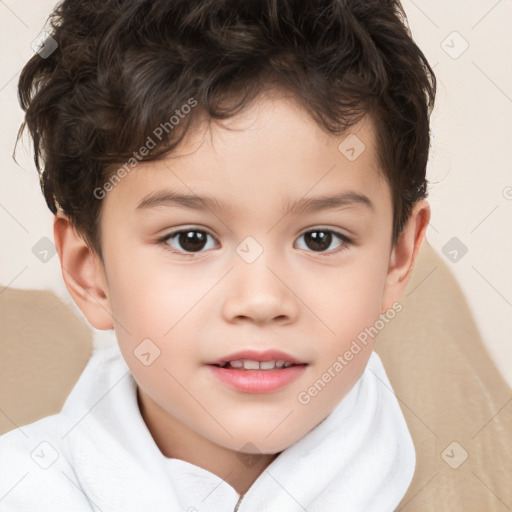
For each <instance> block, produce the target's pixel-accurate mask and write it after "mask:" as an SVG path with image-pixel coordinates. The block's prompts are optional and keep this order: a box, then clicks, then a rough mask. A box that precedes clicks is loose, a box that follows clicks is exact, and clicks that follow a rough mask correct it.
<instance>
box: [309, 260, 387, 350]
mask: <svg viewBox="0 0 512 512" xmlns="http://www.w3.org/2000/svg"><path fill="white" fill-rule="evenodd" d="M386 269H387V261H386V260H385V258H378V257H376V256H375V255H372V253H371V251H368V254H363V253H361V254H357V258H354V260H353V261H351V263H350V264H348V265H346V266H343V267H339V268H337V269H332V270H331V271H329V272H328V273H324V275H320V274H319V275H318V279H314V280H311V279H308V280H305V290H304V291H303V294H304V296H306V297H308V298H309V300H308V301H307V304H308V305H309V306H310V308H311V310H312V311H313V312H315V313H316V314H317V316H318V317H319V318H321V319H322V320H323V321H324V323H325V324H326V326H328V327H329V328H330V330H331V331H334V332H335V337H336V338H335V339H336V340H339V342H341V343H343V344H345V343H349V344H350V341H351V340H352V339H353V338H354V337H356V336H357V335H358V334H359V333H360V332H361V331H362V330H364V329H365V328H366V327H369V326H371V325H373V324H374V323H375V321H376V320H377V319H378V317H379V315H380V312H381V304H382V293H383V289H384V283H385V279H386ZM331 334H332V332H331ZM326 335H327V336H326V338H325V339H328V337H329V336H328V335H329V330H327V329H326ZM333 338H334V336H333Z"/></svg>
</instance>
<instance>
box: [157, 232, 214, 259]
mask: <svg viewBox="0 0 512 512" xmlns="http://www.w3.org/2000/svg"><path fill="white" fill-rule="evenodd" d="M208 237H210V238H212V239H213V237H212V236H211V235H210V234H209V233H207V232H206V231H201V230H198V229H187V230H182V231H176V232H174V233H171V234H170V235H169V236H168V237H166V238H165V243H166V244H168V245H170V246H171V247H172V249H174V250H175V251H176V252H185V253H190V252H191V253H194V252H200V251H202V250H203V249H204V248H205V246H206V245H207V243H208Z"/></svg>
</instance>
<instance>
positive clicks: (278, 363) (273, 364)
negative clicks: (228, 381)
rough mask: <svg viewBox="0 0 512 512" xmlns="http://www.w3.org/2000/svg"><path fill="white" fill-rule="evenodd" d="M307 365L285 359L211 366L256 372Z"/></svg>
mask: <svg viewBox="0 0 512 512" xmlns="http://www.w3.org/2000/svg"><path fill="white" fill-rule="evenodd" d="M306 364H307V363H299V364H297V363H294V362H292V361H285V360H284V359H278V360H275V359H274V360H270V361H255V360H252V359H237V360H234V361H225V362H223V363H219V364H211V366H216V367H217V368H225V369H226V370H240V371H254V370H264V371H269V370H281V369H283V368H290V367H291V366H306Z"/></svg>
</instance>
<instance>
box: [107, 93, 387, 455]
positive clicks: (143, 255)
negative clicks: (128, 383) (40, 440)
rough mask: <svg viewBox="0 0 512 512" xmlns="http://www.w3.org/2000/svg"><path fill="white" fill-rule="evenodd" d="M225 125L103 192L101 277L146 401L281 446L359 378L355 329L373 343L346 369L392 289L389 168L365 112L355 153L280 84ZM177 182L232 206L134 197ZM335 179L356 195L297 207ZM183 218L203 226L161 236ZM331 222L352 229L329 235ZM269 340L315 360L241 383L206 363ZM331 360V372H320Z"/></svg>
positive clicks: (228, 433) (169, 413)
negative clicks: (272, 381)
mask: <svg viewBox="0 0 512 512" xmlns="http://www.w3.org/2000/svg"><path fill="white" fill-rule="evenodd" d="M226 125H229V127H230V128H233V130H231V131H230V130H226V129H223V128H222V127H221V126H219V125H216V124H215V123H212V125H211V129H210V130H208V131H207V130H206V127H204V129H201V130H196V131H195V132H193V133H191V136H190V138H189V139H188V140H187V141H186V142H187V144H186V146H183V147H182V148H180V149H179V151H178V152H176V153H174V154H173V157H172V158H170V157H169V158H167V159H166V160H165V161H159V162H151V163H144V164H139V165H138V166H137V167H136V168H135V169H134V170H133V171H132V172H131V173H130V174H128V175H127V176H126V177H124V178H123V179H122V180H121V182H120V183H119V184H118V185H117V186H116V187H115V188H114V189H113V190H112V191H110V192H109V193H108V194H107V196H106V198H105V199H104V204H103V212H102V218H101V229H102V237H101V243H102V248H103V257H104V270H105V278H106V279H105V290H106V295H107V299H108V307H109V309H110V311H111V312H112V318H113V320H114V322H113V325H114V327H115V332H116V335H117V339H118V341H119V345H120V348H121V350H122V353H123V355H124V357H125V359H126V361H127V364H128V365H129V367H130V369H131V371H132V373H133V376H134V378H135V380H136V381H137V383H138V385H139V393H140V396H141V400H142V402H143V403H144V409H145V412H146V415H147V416H149V417H151V416H153V418H159V420H158V421H166V419H168V420H169V421H170V423H169V425H171V424H172V423H173V422H174V423H176V421H177V422H179V424H180V425H181V426H182V427H184V428H185V429H190V430H191V431H193V432H194V433H195V434H199V435H200V436H202V437H203V438H205V439H207V440H209V441H213V442H214V443H216V444H218V445H221V446H224V447H226V448H229V449H233V450H240V449H242V447H243V446H244V445H245V444H246V443H248V442H250V443H252V444H253V445H255V446H256V448H257V450H259V451H260V452H262V453H276V452H278V451H281V450H283V449H285V448H286V447H288V446H290V445H291V444H293V443H294V442H295V441H297V440H298V439H300V438H301V437H303V436H304V435H305V434H306V433H307V432H308V431H309V430H311V429H312V428H313V427H315V426H316V425H317V424H318V423H319V422H321V421H322V420H323V419H324V418H325V417H326V416H327V415H328V414H329V413H330V412H331V411H332V409H333V408H334V407H335V406H336V405H337V404H338V403H339V401H340V400H341V399H342V398H343V397H344V395H345V394H346V393H347V392H348V391H349V390H350V389H351V387H352V386H353V385H354V383H355V382H356V380H357V379H358V378H359V376H360V375H361V373H362V371H363V369H364V367H365V365H366V363H367V360H368V358H369V356H370V354H371V351H372V348H373V344H374V339H372V338H371V337H369V338H368V342H367V345H366V346H365V345H364V344H363V343H360V342H359V343H358V344H359V346H360V347H361V350H360V351H359V352H358V353H357V354H356V355H354V356H353V359H352V360H351V361H350V362H347V361H345V363H344V368H343V369H342V371H339V372H336V371H333V368H334V366H335V363H336V361H339V359H338V356H340V357H343V355H344V353H345V352H346V351H347V350H348V349H349V347H350V346H351V344H352V342H353V340H356V339H357V336H358V335H359V334H360V333H361V332H362V331H364V330H365V328H367V327H370V326H373V325H374V324H375V322H376V320H378V318H379V315H380V313H381V312H383V311H385V310H386V309H388V308H390V307H391V305H392V302H393V301H394V300H396V297H393V294H392V293H387V292H386V288H387V280H388V268H389V264H390V255H391V251H392V245H391V234H392V202H391V192H390V189H389V186H388V184H387V182H386V181H385V179H384V178H383V177H382V175H381V174H380V173H379V172H378V170H377V169H378V164H377V156H376V152H375V151H376V150H375V138H374V134H373V133H372V125H371V123H370V121H369V119H367V120H366V121H365V122H364V123H360V124H359V125H358V126H357V127H356V128H354V129H353V130H351V131H350V133H357V137H358V138H359V139H360V141H362V142H363V143H364V145H365V146H366V149H365V150H364V151H363V152H362V153H361V154H360V155H359V156H358V157H357V158H356V159H355V160H353V161H351V160H350V159H349V158H347V156H346V155H348V156H350V157H351V159H353V156H357V153H358V152H359V151H360V147H355V151H354V155H353V154H352V151H350V147H349V148H348V150H347V151H346V152H345V154H343V153H342V152H341V151H340V150H339V149H338V146H339V144H340V143H341V142H342V141H343V140H344V139H345V138H346V136H347V135H344V136H340V137H334V136H329V135H327V134H326V133H324V132H323V131H322V130H321V129H320V128H319V127H318V126H317V125H316V124H315V122H314V121H313V120H311V119H310V118H309V117H308V116H307V115H306V114H305V113H304V112H303V111H302V110H300V109H299V108H298V107H297V105H296V104H295V103H294V102H293V101H291V100H290V99H286V98H284V97H276V96H269V97H268V98H267V99H260V100H258V101H257V102H256V103H255V104H254V106H253V107H251V108H250V109H249V110H247V111H246V112H245V113H244V114H243V115H241V116H239V117H236V118H232V119H230V120H228V121H226ZM171 192H173V193H179V194H185V195H190V196H192V198H194V197H196V198H197V197H199V196H209V197H212V198H215V199H216V201H217V202H218V204H221V205H223V209H222V210H219V211H213V210H211V209H208V208H204V209H201V208H192V207H184V206H178V205H177V204H172V203H171V202H170V201H165V200H164V199H162V200H161V201H158V203H155V202H154V203H153V204H152V205H151V204H148V203H146V207H144V206H143V207H138V206H139V205H140V204H141V203H142V202H143V201H144V200H145V199H147V198H148V197H154V196H155V195H156V194H158V195H159V196H160V195H163V194H166V193H171ZM355 194H357V195H358V196H359V197H362V196H364V197H366V198H367V202H366V200H355V199H354V198H355V197H356V196H355ZM335 195H346V197H345V198H346V202H344V203H341V204H340V203H338V204H337V206H336V207H330V208H325V209H318V210H314V209H310V210H304V211H298V210H297V211H291V210H290V208H291V205H293V204H294V203H295V202H298V204H301V203H302V202H305V201H308V200H312V199H313V198H318V197H321V196H335ZM196 204H199V201H197V200H193V199H191V200H190V206H193V205H196ZM332 204H333V205H334V204H335V203H334V201H333V202H332ZM179 229H187V230H189V231H192V233H190V234H189V237H190V240H189V241H188V242H187V240H186V239H185V236H182V237H180V236H176V237H174V238H172V239H168V241H167V244H166V243H165V242H163V241H159V240H161V239H163V238H164V237H165V236H169V235H170V234H171V233H172V232H175V231H177V230H179ZM327 229H329V230H333V231H334V232H339V233H341V234H342V235H344V236H346V237H347V238H348V239H350V240H351V241H350V242H345V241H343V240H342V239H339V238H338V237H337V236H335V235H334V234H333V235H332V237H331V238H330V239H329V236H328V235H329V232H327V231H326V230H327ZM196 230H197V231H200V232H202V233H203V237H204V243H203V242H202V240H203V239H202V238H199V237H198V236H197V235H196V237H195V238H194V232H195V231H196ZM311 231H313V233H312V234H311V233H310V234H309V235H307V234H306V236H303V235H304V233H305V232H306V233H307V232H311ZM322 233H324V235H323V236H324V238H325V239H324V238H322ZM200 234H201V233H199V234H198V235H200ZM315 236H316V238H315ZM247 239H248V240H247ZM315 243H316V245H315ZM194 248H196V249H195V250H196V252H195V253H194V252H191V251H194ZM315 248H317V249H316V251H315ZM340 248H341V250H339V249H340ZM187 250H188V253H187V252H186V251H187ZM179 251H181V252H179ZM322 251H323V252H322ZM260 252H261V254H260ZM253 260H254V261H253ZM148 339H149V340H151V342H147V341H146V342H144V343H145V344H144V345H142V346H141V347H140V348H138V347H139V345H140V344H141V342H143V340H148ZM153 344H154V345H153ZM154 346H156V347H158V349H159V351H160V355H159V356H158V357H157V358H156V359H155V360H154V361H153V362H152V363H151V364H149V365H145V364H143V362H141V359H142V360H144V361H145V360H146V359H148V358H149V360H150V361H151V360H152V359H153V357H154V356H155V355H156V350H157V349H156V348H154ZM269 349H276V350H280V351H283V352H286V353H287V354H289V355H291V356H293V357H294V358H296V359H298V360H299V361H302V362H304V363H307V365H306V366H305V367H302V368H300V369H299V371H298V372H297V375H296V377H295V378H294V379H293V380H292V381H290V382H288V383H287V384H286V385H284V386H282V387H281V388H279V389H277V390H273V391H268V392H249V391H248V390H247V389H245V390H240V389H234V388H233V387H231V386H230V385H228V384H226V383H225V382H223V381H221V380H220V379H219V378H218V376H217V373H218V370H217V372H215V371H212V367H211V366H209V365H208V363H210V362H213V361H216V360H218V359H221V358H223V357H225V356H228V355H230V354H233V353H235V352H238V351H242V350H254V351H266V350H269ZM141 352H149V353H150V354H151V355H150V356H140V354H141ZM136 354H137V355H136ZM338 368H339V367H338ZM329 369H331V373H332V374H334V377H331V379H330V382H328V378H324V379H322V374H324V373H325V372H329ZM226 371H229V370H226ZM232 371H233V370H231V372H232ZM239 371H242V370H239ZM246 371H251V370H246ZM274 371H281V372H282V371H283V370H274ZM318 379H320V380H323V383H322V387H320V388H319V389H322V388H323V389H322V390H321V391H319V392H318V393H317V394H316V396H313V395H314V394H315V393H314V392H313V393H310V392H309V391H308V390H309V389H310V387H311V386H312V385H313V384H314V383H315V381H317V380H318ZM253 391H254V390H253ZM259 391H261V389H260V390H259ZM308 397H309V399H308Z"/></svg>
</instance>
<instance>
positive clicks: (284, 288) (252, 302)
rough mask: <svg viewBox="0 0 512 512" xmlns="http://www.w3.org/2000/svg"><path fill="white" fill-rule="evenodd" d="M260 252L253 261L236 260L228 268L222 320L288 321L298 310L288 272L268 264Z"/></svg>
mask: <svg viewBox="0 0 512 512" xmlns="http://www.w3.org/2000/svg"><path fill="white" fill-rule="evenodd" d="M268 263H269V261H268V259H267V258H263V255H262V256H260V258H258V260H256V261H255V262H253V263H251V264H247V263H245V262H243V261H242V262H239V263H238V264H237V265H235V268H234V269H233V271H232V272H230V276H229V277H228V279H229V285H228V286H229V288H228V291H227V296H226V299H225V300H224V303H223V305H222V313H223V316H224V318H225V320H226V321H228V322H230V323H236V322H253V323H255V324H260V325H263V324H268V323H274V322H275V323H279V324H283V325H286V324H289V323H292V322H294V321H295V319H296V317H297V314H298V298H297V296H296V295H295V293H294V291H293V283H291V282H290V281H291V279H290V277H289V274H286V273H282V272H280V271H279V270H278V268H277V265H275V264H274V265H268Z"/></svg>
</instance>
